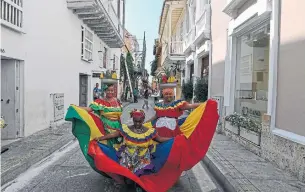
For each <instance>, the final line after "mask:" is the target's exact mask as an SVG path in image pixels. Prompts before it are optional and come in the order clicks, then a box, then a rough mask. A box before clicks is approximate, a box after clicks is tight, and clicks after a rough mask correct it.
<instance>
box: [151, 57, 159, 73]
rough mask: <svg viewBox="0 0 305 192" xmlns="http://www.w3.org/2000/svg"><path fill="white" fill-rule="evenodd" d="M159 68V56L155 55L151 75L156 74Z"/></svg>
mask: <svg viewBox="0 0 305 192" xmlns="http://www.w3.org/2000/svg"><path fill="white" fill-rule="evenodd" d="M157 68H158V57H155V60H153V62H152V63H151V68H150V75H151V76H155V72H156V70H157Z"/></svg>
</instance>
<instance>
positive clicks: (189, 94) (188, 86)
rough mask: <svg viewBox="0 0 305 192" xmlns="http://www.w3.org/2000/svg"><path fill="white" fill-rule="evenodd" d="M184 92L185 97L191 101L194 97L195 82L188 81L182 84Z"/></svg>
mask: <svg viewBox="0 0 305 192" xmlns="http://www.w3.org/2000/svg"><path fill="white" fill-rule="evenodd" d="M182 94H183V96H184V99H185V100H186V101H188V102H190V101H191V100H192V99H193V83H192V82H191V81H188V82H186V83H183V85H182Z"/></svg>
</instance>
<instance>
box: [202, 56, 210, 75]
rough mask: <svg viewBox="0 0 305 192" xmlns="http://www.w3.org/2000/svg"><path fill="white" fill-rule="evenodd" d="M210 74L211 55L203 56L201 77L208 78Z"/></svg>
mask: <svg viewBox="0 0 305 192" xmlns="http://www.w3.org/2000/svg"><path fill="white" fill-rule="evenodd" d="M208 76H209V56H207V57H204V58H202V66H201V78H207V79H208Z"/></svg>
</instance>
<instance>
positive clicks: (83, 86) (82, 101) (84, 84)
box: [79, 74, 88, 107]
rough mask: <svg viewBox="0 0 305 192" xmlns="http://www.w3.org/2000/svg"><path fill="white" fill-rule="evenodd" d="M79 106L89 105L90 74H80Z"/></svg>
mask: <svg viewBox="0 0 305 192" xmlns="http://www.w3.org/2000/svg"><path fill="white" fill-rule="evenodd" d="M79 106H81V107H87V106H88V75H86V74H79Z"/></svg>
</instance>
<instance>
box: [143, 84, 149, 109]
mask: <svg viewBox="0 0 305 192" xmlns="http://www.w3.org/2000/svg"><path fill="white" fill-rule="evenodd" d="M148 97H149V91H148V89H146V90H145V91H144V104H143V106H142V109H144V107H145V105H146V109H147V110H148V109H149V106H148Z"/></svg>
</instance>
